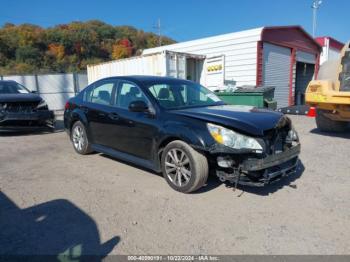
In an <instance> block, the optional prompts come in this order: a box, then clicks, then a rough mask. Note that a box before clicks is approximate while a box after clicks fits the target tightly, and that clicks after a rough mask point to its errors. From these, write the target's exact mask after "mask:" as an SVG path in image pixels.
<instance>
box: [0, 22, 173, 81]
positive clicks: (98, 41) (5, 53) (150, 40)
mask: <svg viewBox="0 0 350 262" xmlns="http://www.w3.org/2000/svg"><path fill="white" fill-rule="evenodd" d="M157 39H158V38H157V36H156V35H155V34H153V33H149V32H144V31H142V30H138V29H136V28H135V27H132V26H112V25H109V24H106V23H104V22H101V21H98V20H91V21H87V22H72V23H69V24H60V25H57V26H54V27H51V28H47V29H44V28H41V27H40V26H36V25H31V24H22V25H14V24H10V23H6V24H5V25H4V26H3V27H1V28H0V72H1V73H6V74H14V73H33V72H36V73H40V72H72V71H80V70H86V65H87V64H93V63H97V62H103V61H107V60H109V59H111V58H112V59H120V58H126V57H130V56H133V55H135V54H140V53H141V52H142V50H143V49H145V48H149V47H155V46H157V45H158V41H157ZM162 39H163V40H162V43H164V44H168V43H174V40H172V39H170V38H167V37H165V36H163V38H162Z"/></svg>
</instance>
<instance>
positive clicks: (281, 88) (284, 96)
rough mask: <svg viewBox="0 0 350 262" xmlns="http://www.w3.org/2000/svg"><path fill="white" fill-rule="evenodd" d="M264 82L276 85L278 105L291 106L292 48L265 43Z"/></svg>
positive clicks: (266, 84)
mask: <svg viewBox="0 0 350 262" xmlns="http://www.w3.org/2000/svg"><path fill="white" fill-rule="evenodd" d="M263 50H264V59H263V61H264V62H263V83H264V85H265V86H274V87H275V99H276V101H277V107H286V106H289V76H290V63H291V61H290V60H291V59H290V57H291V49H289V48H284V47H280V46H276V45H272V44H269V43H264V49H263Z"/></svg>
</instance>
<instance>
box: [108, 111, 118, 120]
mask: <svg viewBox="0 0 350 262" xmlns="http://www.w3.org/2000/svg"><path fill="white" fill-rule="evenodd" d="M108 117H109V118H110V119H112V120H118V119H119V115H118V114H117V113H109V114H108Z"/></svg>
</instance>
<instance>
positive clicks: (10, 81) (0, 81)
mask: <svg viewBox="0 0 350 262" xmlns="http://www.w3.org/2000/svg"><path fill="white" fill-rule="evenodd" d="M0 83H17V82H16V81H15V80H0Z"/></svg>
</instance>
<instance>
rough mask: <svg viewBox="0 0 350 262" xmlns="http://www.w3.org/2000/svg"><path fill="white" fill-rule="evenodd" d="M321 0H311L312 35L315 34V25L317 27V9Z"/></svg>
mask: <svg viewBox="0 0 350 262" xmlns="http://www.w3.org/2000/svg"><path fill="white" fill-rule="evenodd" d="M321 4H322V0H312V5H311V8H312V12H313V13H312V36H313V37H314V38H315V36H316V27H317V10H318V9H319V8H320V5H321Z"/></svg>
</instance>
